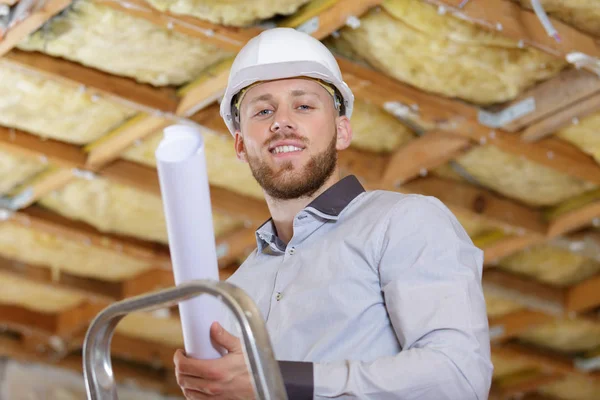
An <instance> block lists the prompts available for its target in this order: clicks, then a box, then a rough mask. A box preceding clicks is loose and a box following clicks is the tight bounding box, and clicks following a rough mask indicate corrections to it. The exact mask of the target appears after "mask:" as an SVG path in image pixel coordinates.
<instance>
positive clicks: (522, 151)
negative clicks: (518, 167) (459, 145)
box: [455, 129, 600, 184]
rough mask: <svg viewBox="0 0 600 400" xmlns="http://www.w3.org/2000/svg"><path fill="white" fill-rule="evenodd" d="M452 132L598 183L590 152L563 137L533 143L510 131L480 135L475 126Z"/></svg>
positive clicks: (598, 173)
mask: <svg viewBox="0 0 600 400" xmlns="http://www.w3.org/2000/svg"><path fill="white" fill-rule="evenodd" d="M478 130H479V129H478ZM455 133H456V134H458V135H461V136H464V137H469V138H471V139H472V140H475V141H477V142H479V143H481V144H490V145H494V146H496V147H497V148H499V149H500V150H502V151H505V152H507V153H510V154H514V155H517V156H521V157H524V158H526V159H528V160H530V161H533V162H535V163H537V164H540V165H544V166H546V167H549V168H552V169H554V170H556V171H559V172H562V173H565V174H567V175H570V176H572V177H575V178H579V179H581V180H584V181H588V182H592V183H596V184H600V165H598V163H597V162H596V161H595V160H594V159H593V157H591V156H590V155H588V154H585V153H584V152H583V151H580V150H579V149H577V148H576V147H575V146H572V145H570V144H568V143H566V142H564V141H562V140H558V139H554V138H548V139H543V140H540V141H539V142H536V143H527V142H524V141H522V140H521V139H520V137H519V136H518V135H515V134H512V133H506V132H502V131H488V132H487V133H485V134H483V135H482V134H481V133H477V132H476V131H475V129H473V130H471V129H464V130H460V131H456V132H455Z"/></svg>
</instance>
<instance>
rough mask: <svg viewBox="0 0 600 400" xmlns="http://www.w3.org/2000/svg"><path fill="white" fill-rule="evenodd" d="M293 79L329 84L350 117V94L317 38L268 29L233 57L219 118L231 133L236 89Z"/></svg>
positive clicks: (293, 30) (327, 52) (329, 54)
mask: <svg viewBox="0 0 600 400" xmlns="http://www.w3.org/2000/svg"><path fill="white" fill-rule="evenodd" d="M294 77H309V78H314V79H319V80H322V81H325V82H327V83H329V84H331V85H333V86H334V87H335V88H336V89H337V90H338V91H339V93H340V95H341V96H342V100H343V103H344V107H343V109H344V110H345V112H344V115H346V116H347V117H348V118H350V117H351V115H352V107H353V105H354V95H353V94H352V91H351V90H350V88H349V87H348V85H347V84H346V83H345V82H344V81H343V80H342V73H341V71H340V67H339V66H338V64H337V61H336V60H335V57H334V56H333V54H331V52H330V51H329V49H328V48H327V47H326V46H325V45H324V44H323V43H321V41H319V40H318V39H316V38H314V37H312V36H310V35H308V34H306V33H303V32H300V31H297V30H295V29H293V28H273V29H268V30H266V31H264V32H262V33H261V34H259V35H257V36H256V37H254V38H252V39H251V40H249V41H248V43H246V45H245V46H244V47H243V48H242V50H240V52H239V53H238V54H237V56H236V58H235V60H234V61H233V65H232V66H231V71H230V73H229V81H228V83H227V89H226V90H225V94H224V96H223V99H222V101H221V117H222V118H223V120H224V121H225V124H226V125H227V128H229V131H230V132H231V134H232V135H233V134H235V129H236V128H235V116H234V115H233V114H232V107H231V101H232V99H233V98H234V97H235V95H236V94H238V93H239V92H240V90H242V89H244V88H246V87H248V86H250V85H252V84H254V83H256V82H259V81H270V80H275V79H285V78H294Z"/></svg>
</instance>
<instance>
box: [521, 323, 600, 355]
mask: <svg viewBox="0 0 600 400" xmlns="http://www.w3.org/2000/svg"><path fill="white" fill-rule="evenodd" d="M519 338H520V339H522V340H525V341H527V342H531V343H534V344H536V345H538V346H543V347H548V348H551V349H553V350H556V351H560V352H565V353H569V352H582V351H587V350H593V349H595V348H597V347H599V346H600V323H598V322H592V321H589V320H585V319H556V320H554V321H552V322H550V323H547V324H543V325H539V326H537V327H534V328H532V329H529V330H527V332H525V333H522V334H520V335H519Z"/></svg>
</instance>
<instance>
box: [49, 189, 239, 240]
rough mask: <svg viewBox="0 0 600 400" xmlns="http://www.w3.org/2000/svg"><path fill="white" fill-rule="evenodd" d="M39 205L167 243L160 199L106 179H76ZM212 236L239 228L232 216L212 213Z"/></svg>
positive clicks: (111, 229)
mask: <svg viewBox="0 0 600 400" xmlns="http://www.w3.org/2000/svg"><path fill="white" fill-rule="evenodd" d="M40 204H41V205H43V206H44V207H47V208H49V209H51V210H53V211H55V212H57V213H59V214H62V215H64V216H66V217H69V218H72V219H77V220H82V221H85V222H87V223H88V224H90V225H93V226H94V227H96V228H97V229H98V230H100V231H102V232H113V233H119V234H124V235H129V236H134V237H138V238H141V239H146V240H153V241H157V242H161V243H167V242H168V240H167V228H166V224H165V218H164V212H163V205H162V200H161V198H160V196H158V195H155V194H151V193H148V192H145V191H141V190H138V189H134V188H132V187H129V186H124V185H121V184H118V183H114V182H111V181H109V180H107V179H103V178H96V179H91V180H88V179H84V178H78V179H76V180H75V181H73V182H71V183H69V184H68V185H67V186H65V187H64V188H62V189H60V190H58V191H55V192H53V193H51V194H49V195H47V196H44V197H42V199H41V200H40ZM213 224H214V230H215V235H216V236H219V235H221V234H223V233H226V232H229V231H231V230H233V229H236V228H237V227H239V226H240V224H241V222H239V221H238V220H237V219H235V218H234V217H230V216H224V215H221V214H213Z"/></svg>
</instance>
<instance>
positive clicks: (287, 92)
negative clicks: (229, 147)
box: [236, 79, 351, 200]
mask: <svg viewBox="0 0 600 400" xmlns="http://www.w3.org/2000/svg"><path fill="white" fill-rule="evenodd" d="M337 113H338V112H337V110H336V109H335V107H334V102H333V98H332V96H331V95H330V94H329V93H328V92H327V91H326V90H325V89H324V88H323V87H322V86H321V85H319V84H318V83H316V82H314V81H311V80H307V79H286V80H278V81H270V82H265V83H261V84H260V85H258V86H255V87H253V88H251V89H250V90H248V92H247V93H246V95H245V96H244V99H243V101H242V104H241V106H240V129H241V132H243V133H240V132H237V133H236V151H237V153H238V157H239V158H241V159H243V160H245V161H247V162H248V164H249V166H250V169H251V171H252V174H253V175H254V178H255V179H256V180H257V181H258V183H259V184H260V185H261V187H262V188H263V189H264V190H265V192H266V193H267V194H268V195H269V196H271V197H273V198H277V199H285V200H287V199H294V198H298V197H303V196H310V195H312V194H313V193H315V192H316V191H317V190H318V189H319V188H320V187H321V186H322V185H323V184H324V183H325V182H326V181H327V179H328V178H330V177H331V175H332V174H333V172H334V171H335V169H336V164H337V151H338V150H341V149H343V148H346V147H348V145H349V143H350V141H349V140H348V138H347V136H348V135H347V132H346V130H349V123H348V120H347V118H346V117H338V115H337ZM340 130H341V131H342V135H338V131H340ZM340 136H341V140H338V139H340ZM350 138H351V135H350Z"/></svg>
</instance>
